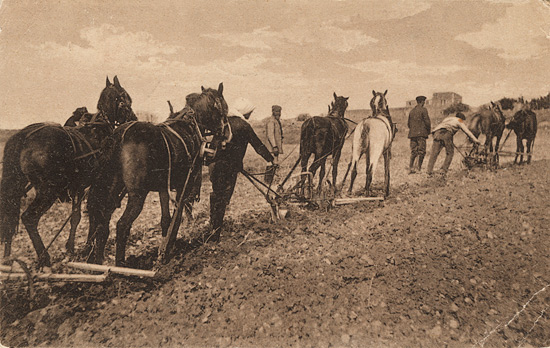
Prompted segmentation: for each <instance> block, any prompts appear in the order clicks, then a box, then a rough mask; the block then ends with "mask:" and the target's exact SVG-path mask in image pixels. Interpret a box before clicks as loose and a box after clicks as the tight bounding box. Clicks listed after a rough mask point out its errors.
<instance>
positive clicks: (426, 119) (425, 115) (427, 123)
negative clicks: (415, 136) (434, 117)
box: [422, 110, 432, 133]
mask: <svg viewBox="0 0 550 348" xmlns="http://www.w3.org/2000/svg"><path fill="white" fill-rule="evenodd" d="M422 116H423V119H424V125H425V126H426V129H427V130H428V133H431V132H432V122H431V121H430V116H428V110H424V112H423V113H422Z"/></svg>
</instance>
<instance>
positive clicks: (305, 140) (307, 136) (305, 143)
mask: <svg viewBox="0 0 550 348" xmlns="http://www.w3.org/2000/svg"><path fill="white" fill-rule="evenodd" d="M313 122H314V121H313V118H309V119H307V120H306V121H305V122H304V123H303V124H302V128H301V130H300V158H301V160H302V168H304V166H306V167H307V161H308V159H309V155H310V154H311V152H312V149H311V145H312V142H313V143H314V142H315V139H314V131H315V124H314V123H313ZM304 161H305V163H304Z"/></svg>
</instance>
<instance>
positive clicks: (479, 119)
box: [466, 102, 506, 164]
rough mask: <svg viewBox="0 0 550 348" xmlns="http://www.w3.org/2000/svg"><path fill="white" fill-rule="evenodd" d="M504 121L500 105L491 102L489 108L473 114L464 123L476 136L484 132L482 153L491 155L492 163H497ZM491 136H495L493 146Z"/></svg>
mask: <svg viewBox="0 0 550 348" xmlns="http://www.w3.org/2000/svg"><path fill="white" fill-rule="evenodd" d="M505 121H506V118H505V117H504V114H503V113H502V109H501V108H500V105H499V104H498V103H493V102H491V106H490V107H489V109H487V110H482V111H480V112H478V113H475V114H473V115H472V116H471V117H470V118H469V119H468V121H467V124H466V125H467V126H468V128H469V129H470V130H471V131H472V133H473V134H474V135H475V136H476V138H477V137H479V135H480V134H485V148H484V154H485V155H486V156H487V155H489V154H490V155H491V157H490V162H491V163H493V164H498V159H499V158H498V149H499V146H500V139H501V138H502V133H503V132H504V124H505ZM493 138H496V141H495V146H494V147H493Z"/></svg>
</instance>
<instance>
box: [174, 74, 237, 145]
mask: <svg viewBox="0 0 550 348" xmlns="http://www.w3.org/2000/svg"><path fill="white" fill-rule="evenodd" d="M201 90H202V93H200V94H198V93H193V94H189V95H188V96H187V97H186V98H185V99H186V103H187V106H189V107H190V108H191V109H192V110H193V112H194V115H195V120H196V121H197V124H198V126H199V129H200V131H201V133H202V135H207V132H206V131H207V130H208V131H209V134H211V135H217V136H220V135H223V136H225V137H226V140H228V137H229V134H230V130H229V122H228V121H227V110H228V108H227V102H226V101H225V99H224V97H223V83H220V85H219V86H218V89H217V90H216V89H213V88H204V87H201ZM228 132H229V133H228Z"/></svg>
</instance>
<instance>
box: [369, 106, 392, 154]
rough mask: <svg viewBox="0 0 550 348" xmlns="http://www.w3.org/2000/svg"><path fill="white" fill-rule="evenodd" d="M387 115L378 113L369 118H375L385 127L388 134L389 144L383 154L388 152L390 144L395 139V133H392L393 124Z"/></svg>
mask: <svg viewBox="0 0 550 348" xmlns="http://www.w3.org/2000/svg"><path fill="white" fill-rule="evenodd" d="M388 116H389V115H388V114H386V113H384V112H378V113H377V114H376V115H375V116H372V117H371V118H375V119H377V120H380V121H382V123H384V125H385V126H386V128H387V130H388V133H389V134H390V143H389V144H388V146H387V147H386V148H385V149H384V152H386V151H390V149H391V144H392V143H393V139H394V137H395V131H394V123H393V122H391V121H390V120H391V118H389V117H388Z"/></svg>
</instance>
